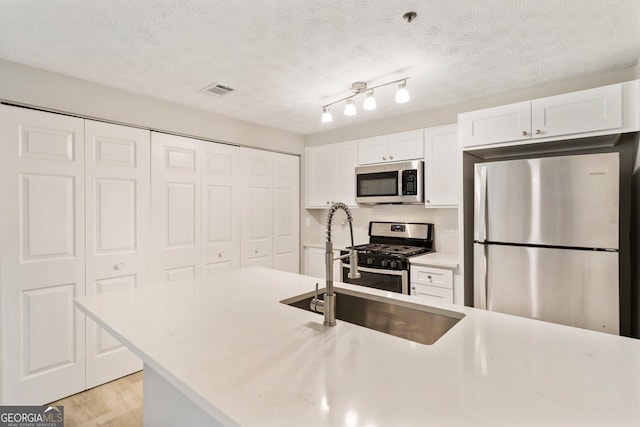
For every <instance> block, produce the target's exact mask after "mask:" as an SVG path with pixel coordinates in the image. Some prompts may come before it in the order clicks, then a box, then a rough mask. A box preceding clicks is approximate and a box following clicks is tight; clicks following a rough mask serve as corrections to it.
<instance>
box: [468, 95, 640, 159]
mask: <svg viewBox="0 0 640 427" xmlns="http://www.w3.org/2000/svg"><path fill="white" fill-rule="evenodd" d="M623 87H624V88H625V90H627V91H629V92H632V90H633V88H632V86H631V85H624V86H623V84H621V83H618V84H613V85H609V86H603V87H598V88H594V89H587V90H582V91H578V92H572V93H567V94H562V95H556V96H550V97H547V98H540V99H535V100H532V101H523V102H518V103H515V104H509V105H501V106H498V107H492V108H486V109H483V110H477V111H470V112H466V113H461V114H459V115H458V131H459V133H460V138H461V141H462V144H463V146H464V147H475V146H483V145H488V144H496V143H502V142H515V141H526V142H537V141H538V140H540V141H544V139H545V138H551V137H558V136H564V135H573V136H575V137H577V136H580V134H586V135H590V134H592V133H593V132H605V133H606V131H607V130H615V129H621V128H623ZM635 102H636V103H637V101H635ZM636 108H637V107H636Z"/></svg>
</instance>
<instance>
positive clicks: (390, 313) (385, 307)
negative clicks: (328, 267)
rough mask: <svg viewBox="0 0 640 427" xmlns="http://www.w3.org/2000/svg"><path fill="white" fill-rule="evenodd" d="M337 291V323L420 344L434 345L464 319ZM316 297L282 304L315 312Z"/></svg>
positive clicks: (433, 309) (301, 297)
mask: <svg viewBox="0 0 640 427" xmlns="http://www.w3.org/2000/svg"><path fill="white" fill-rule="evenodd" d="M334 291H335V293H336V318H337V319H340V320H344V321H345V322H349V323H353V324H355V325H359V326H364V327H365V328H369V329H373V330H376V331H379V332H384V333H385V334H390V335H394V336H396V337H400V338H404V339H408V340H410V341H414V342H417V343H420V344H427V345H430V344H433V343H434V342H436V341H437V340H438V339H439V338H440V337H441V336H443V335H444V334H445V333H446V332H447V331H448V330H449V329H451V328H452V327H453V326H455V324H456V323H458V322H459V321H460V319H462V318H463V317H464V314H462V313H457V312H455V311H449V310H444V309H441V308H437V307H428V306H423V305H420V304H413V303H410V302H404V301H396V300H392V299H389V298H384V297H378V296H374V295H369V294H364V293H360V292H355V291H350V290H346V289H339V288H335V289H334ZM324 292H325V290H324V289H322V290H321V291H319V294H320V295H324ZM313 297H314V293H313V292H308V293H305V294H302V295H298V296H295V297H292V298H288V299H285V300H282V301H280V302H281V303H283V304H287V305H290V306H292V307H297V308H301V309H303V310H307V311H312V310H311V308H310V307H309V304H310V302H311V299H312V298H313ZM318 315H320V316H321V315H322V314H320V313H318Z"/></svg>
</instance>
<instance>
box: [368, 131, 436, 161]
mask: <svg viewBox="0 0 640 427" xmlns="http://www.w3.org/2000/svg"><path fill="white" fill-rule="evenodd" d="M422 157H424V139H423V132H422V129H419V130H412V131H407V132H399V133H393V134H390V135H381V136H374V137H371V138H365V139H361V140H359V141H358V164H360V165H368V164H372V163H385V162H397V161H402V160H413V159H421V158H422Z"/></svg>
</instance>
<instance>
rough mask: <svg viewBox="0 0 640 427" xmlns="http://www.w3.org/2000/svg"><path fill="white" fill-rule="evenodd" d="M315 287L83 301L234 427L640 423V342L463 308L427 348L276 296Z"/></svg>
mask: <svg viewBox="0 0 640 427" xmlns="http://www.w3.org/2000/svg"><path fill="white" fill-rule="evenodd" d="M316 281H317V279H314V278H310V277H305V276H300V275H296V274H290V273H284V272H279V271H275V270H268V269H263V268H251V269H246V270H239V271H235V272H232V273H228V274H222V275H220V276H218V277H216V278H215V279H212V280H210V281H203V282H201V283H196V284H187V283H182V284H169V285H164V284H162V285H149V286H144V287H140V288H138V289H134V290H123V291H117V292H112V293H106V294H101V295H95V296H88V297H83V298H78V299H77V303H76V304H77V305H78V306H79V307H80V308H81V309H82V310H83V311H84V312H86V313H87V314H88V315H89V316H90V317H91V318H93V319H94V320H96V321H97V322H98V324H99V325H101V326H103V327H106V329H107V330H109V331H111V332H112V333H113V334H114V336H116V337H117V338H118V339H120V340H121V341H122V342H124V343H125V344H126V345H127V346H128V347H129V348H131V349H132V350H133V351H134V352H135V353H136V354H137V355H138V356H140V357H141V358H142V359H143V361H145V362H146V363H147V364H148V365H149V366H150V367H152V368H153V369H155V370H156V371H157V372H158V373H160V374H161V375H163V376H164V377H165V378H166V379H167V380H168V381H169V382H171V383H172V384H173V385H174V386H175V387H176V388H178V389H179V390H181V391H182V392H183V393H185V394H186V395H187V396H188V397H189V398H191V399H192V400H193V401H194V402H196V403H197V404H198V405H200V406H201V407H202V408H203V409H204V410H205V411H207V412H208V413H209V414H211V415H212V416H214V417H216V418H218V419H221V420H223V421H224V422H225V423H227V424H236V423H237V424H238V425H243V426H244V425H246V426H254V425H259V426H267V425H271V426H282V425H291V426H294V425H295V426H298V425H304V426H338V425H347V426H365V427H382V426H413V425H420V426H423V425H433V426H509V427H512V426H581V427H584V426H598V427H600V426H638V425H640V405H639V404H638V402H639V400H638V399H639V396H640V340H634V339H631V338H624V337H617V336H613V335H608V334H604V333H599V332H593V331H587V330H583V329H577V328H572V327H567V326H561V325H555V324H551V323H546V322H540V321H534V320H529V319H524V318H519V317H514V316H509V315H504V314H499V313H492V312H487V311H483V310H476V309H473V308H468V307H461V306H453V305H446V304H440V306H441V307H446V308H449V309H452V310H455V311H459V312H463V313H464V314H465V315H466V316H465V317H464V318H463V319H462V320H461V321H460V322H459V323H458V324H457V325H456V326H454V327H453V328H452V329H451V330H450V331H449V332H447V333H446V334H445V335H444V336H443V337H442V338H440V340H438V341H437V342H436V343H435V344H433V345H430V346H427V345H421V344H416V343H413V342H411V341H408V340H404V339H401V338H397V337H393V336H390V335H386V334H383V333H380V332H376V331H373V330H369V329H366V328H363V327H360V326H356V325H352V324H350V323H346V322H343V321H340V320H338V324H337V325H336V326H335V327H325V326H323V325H322V316H321V315H319V314H315V313H311V312H308V311H304V310H301V309H298V308H294V307H289V306H286V305H284V304H281V303H279V301H280V300H282V299H285V298H289V297H292V296H295V295H298V294H301V293H305V292H308V291H311V290H313V288H314V284H315V282H316ZM338 286H339V287H343V288H349V289H353V290H357V291H360V292H362V290H363V288H362V287H359V286H355V287H354V286H349V285H344V284H338ZM366 292H368V293H371V294H376V295H383V296H384V295H389V294H388V293H386V292H383V291H377V290H374V289H367V290H366ZM392 297H393V298H395V299H400V300H405V301H412V302H415V300H414V299H412V298H411V297H410V296H406V295H400V294H393V295H392Z"/></svg>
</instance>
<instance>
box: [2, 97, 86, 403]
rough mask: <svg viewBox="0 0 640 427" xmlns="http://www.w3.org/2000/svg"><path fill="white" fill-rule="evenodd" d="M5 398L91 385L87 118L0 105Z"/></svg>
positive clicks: (31, 398) (58, 393)
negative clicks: (81, 305)
mask: <svg viewBox="0 0 640 427" xmlns="http://www.w3.org/2000/svg"><path fill="white" fill-rule="evenodd" d="M0 175H1V177H0V194H1V195H2V197H0V242H1V243H0V253H2V258H1V259H0V282H1V283H0V284H1V295H0V301H1V305H2V307H1V310H0V312H1V314H0V316H1V322H2V404H30V405H38V404H45V403H48V402H52V401H55V400H57V399H59V398H62V397H64V396H68V395H71V394H74V393H77V392H79V391H82V390H84V389H85V353H84V348H85V327H84V325H85V318H84V315H82V314H81V313H80V311H79V310H78V309H76V308H74V304H73V299H74V298H75V297H76V296H82V295H84V293H85V283H84V265H85V263H84V261H85V250H84V238H85V236H84V123H83V120H82V119H78V118H74V117H67V116H62V115H58V114H51V113H44V112H40V111H33V110H27V109H23V108H17V107H8V106H0Z"/></svg>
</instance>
